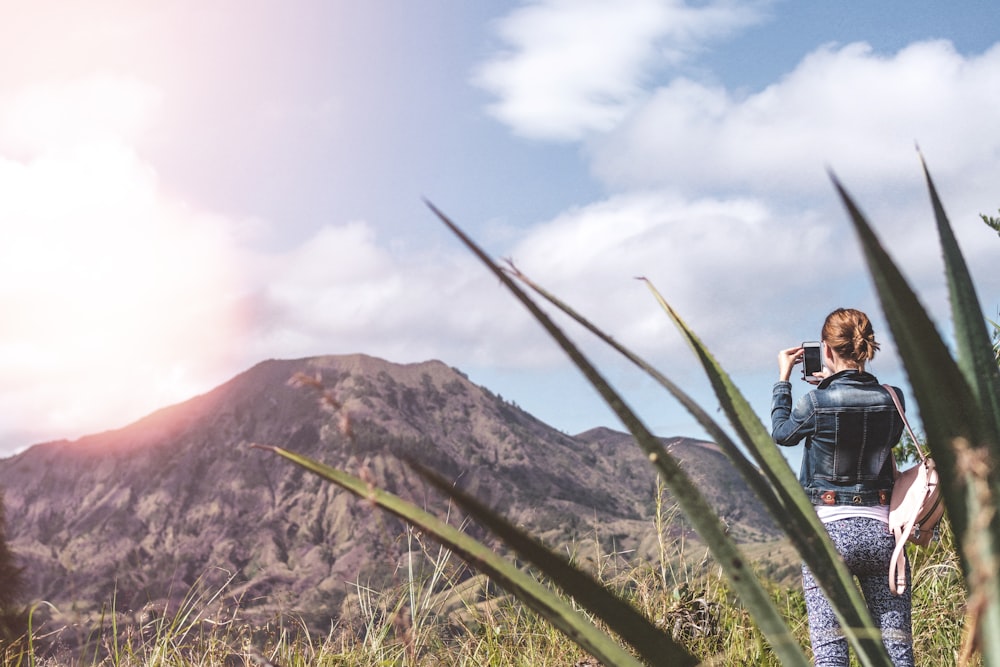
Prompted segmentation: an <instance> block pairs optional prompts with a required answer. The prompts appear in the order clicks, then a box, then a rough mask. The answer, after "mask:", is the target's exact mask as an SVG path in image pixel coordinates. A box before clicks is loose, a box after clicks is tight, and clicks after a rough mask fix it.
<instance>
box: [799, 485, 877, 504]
mask: <svg viewBox="0 0 1000 667" xmlns="http://www.w3.org/2000/svg"><path fill="white" fill-rule="evenodd" d="M806 492H807V493H808V494H809V500H810V502H812V504H813V505H866V506H872V505H888V504H889V499H890V498H891V497H892V489H873V490H866V491H835V490H833V489H806Z"/></svg>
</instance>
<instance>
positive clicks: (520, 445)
mask: <svg viewBox="0 0 1000 667" xmlns="http://www.w3.org/2000/svg"><path fill="white" fill-rule="evenodd" d="M297 374H305V375H307V376H308V377H310V378H315V379H317V380H318V381H319V382H320V383H321V384H322V386H323V387H325V389H326V394H325V396H326V398H325V399H324V398H323V396H322V394H321V392H320V391H318V390H316V388H315V387H309V386H305V387H303V386H292V384H290V382H289V380H290V378H292V377H293V376H296V375H297ZM253 443H260V444H272V445H278V446H281V447H285V448H287V449H290V450H293V451H296V452H299V453H302V454H305V455H307V456H310V457H312V458H315V459H318V460H320V461H323V462H325V463H328V464H330V465H334V466H337V467H339V468H343V469H345V470H347V471H349V472H353V473H355V474H361V475H366V476H370V477H371V478H372V479H373V481H374V483H376V484H377V485H379V486H381V487H384V488H387V489H389V490H390V491H393V492H394V493H397V494H399V495H401V496H403V497H404V498H407V499H410V500H413V501H415V502H417V503H420V504H422V505H425V506H427V507H429V508H431V509H433V510H435V511H438V512H439V513H440V514H443V513H444V512H446V511H447V507H446V504H445V503H444V502H442V501H441V500H440V498H438V497H436V496H435V495H433V494H431V493H430V492H429V491H428V489H427V487H426V486H425V485H424V484H423V483H422V482H421V481H420V480H419V479H418V478H417V476H416V475H415V474H414V473H413V472H412V471H411V470H410V469H408V468H407V466H406V465H404V464H402V463H401V462H400V460H399V455H401V454H405V455H407V456H411V457H413V458H415V459H417V460H419V461H421V462H423V463H424V464H426V465H429V466H431V467H433V468H434V469H436V470H437V471H439V472H440V473H441V474H443V475H445V476H446V477H448V478H450V479H454V480H456V483H457V484H459V485H460V486H462V487H464V488H465V489H467V490H469V491H471V492H472V493H473V494H475V495H476V496H477V497H479V498H480V499H482V500H484V501H486V502H487V503H489V504H491V505H493V506H495V507H497V508H498V509H500V510H501V511H502V512H503V513H504V514H505V515H506V516H508V517H510V518H512V519H514V520H515V521H516V522H518V523H520V524H523V525H525V526H527V527H529V528H530V529H532V530H533V531H535V532H536V533H537V534H539V535H541V536H543V537H544V539H546V540H547V541H548V542H549V543H550V544H552V545H554V546H558V545H565V544H568V543H572V542H574V541H582V540H586V539H589V540H593V539H594V536H595V535H596V536H597V537H598V539H600V540H603V541H605V542H606V543H607V545H608V548H609V549H611V548H614V549H616V550H618V551H629V550H631V549H639V550H640V552H642V551H646V552H650V550H651V549H652V547H651V546H650V545H651V544H652V542H651V541H650V534H651V533H652V529H653V524H652V521H651V519H650V517H651V514H652V512H653V507H654V494H655V482H654V477H653V475H652V472H651V470H650V467H649V465H648V463H647V462H646V461H645V459H644V457H643V455H642V454H641V452H640V451H639V449H638V447H637V446H636V445H635V444H634V443H633V441H632V440H631V438H630V437H629V436H628V435H626V434H623V433H618V432H615V431H612V430H609V429H603V428H601V429H594V430H592V431H588V432H586V433H583V434H580V435H578V436H576V437H570V436H568V435H565V434H563V433H560V432H558V431H557V430H555V429H553V428H551V427H549V426H547V425H545V424H543V423H542V422H540V421H538V420H537V419H535V418H533V417H532V416H531V415H529V414H527V413H526V412H524V411H522V410H520V409H519V408H517V407H516V406H515V405H513V404H511V403H509V402H506V401H504V400H503V399H502V398H500V397H498V396H496V395H494V394H492V393H490V392H489V391H488V390H486V389H484V388H482V387H479V386H476V385H475V384H473V383H471V382H469V380H468V379H467V378H466V377H465V376H464V375H463V374H462V373H460V372H458V371H456V370H455V369H453V368H450V367H448V366H446V365H445V364H443V363H440V362H437V361H430V362H425V363H420V364H408V365H398V364H392V363H389V362H386V361H382V360H379V359H375V358H372V357H367V356H363V355H350V356H329V357H318V358H311V359H301V360H295V361H267V362H263V363H261V364H259V365H257V366H255V367H254V368H252V369H250V370H248V371H246V372H245V373H243V374H241V375H239V376H237V377H235V378H234V379H233V380H231V381H229V382H227V383H226V384H224V385H222V386H220V387H218V388H216V389H215V390H213V391H211V392H209V393H207V394H205V395H202V396H199V397H197V398H194V399H192V400H190V401H187V402H185V403H182V404H179V405H175V406H172V407H169V408H166V409H164V410H161V411H159V412H156V413H154V414H152V415H150V416H149V417H146V418H145V419H142V420H140V421H138V422H136V423H134V424H132V425H130V426H127V427H125V428H122V429H120V430H116V431H109V432H106V433H101V434H98V435H93V436H88V437H85V438H81V439H79V440H77V441H73V442H69V441H59V442H50V443H46V444H41V445H36V446H34V447H32V448H30V449H28V450H27V451H25V452H23V453H21V454H18V455H16V456H14V457H11V458H8V459H4V460H0V489H3V490H4V492H5V500H6V507H7V525H8V533H9V535H8V537H9V540H10V546H11V548H12V549H13V551H14V552H15V554H17V555H18V557H19V558H20V559H21V562H22V563H23V564H24V565H25V566H26V567H27V570H26V580H27V588H28V594H29V596H30V597H31V599H33V600H47V601H49V602H51V603H53V605H55V607H57V608H58V609H60V610H63V611H64V612H65V610H70V609H72V610H75V612H76V613H78V614H80V615H82V616H86V615H87V614H88V613H93V612H96V611H97V610H99V609H100V608H101V606H102V605H106V604H110V603H111V601H112V600H114V604H115V606H116V608H117V609H119V610H128V609H139V608H141V607H143V606H144V605H147V604H149V603H150V602H153V603H162V602H164V601H166V600H167V599H168V598H174V599H176V598H178V597H179V596H183V595H184V594H186V593H187V592H188V591H189V590H191V589H192V587H193V586H194V585H195V584H196V582H201V583H202V584H204V583H205V582H208V583H209V584H210V585H212V586H215V585H220V584H219V582H222V581H226V580H229V584H228V585H227V586H226V588H225V595H224V597H225V598H226V599H227V600H230V601H238V602H239V604H240V605H241V607H242V608H243V609H244V610H245V611H246V613H248V614H249V615H256V617H257V618H266V617H269V616H272V615H274V614H276V613H279V612H290V613H295V614H297V615H299V616H300V617H302V618H304V619H305V620H307V621H308V622H310V623H311V624H314V625H315V627H321V628H322V627H324V626H325V627H329V625H328V623H329V619H330V618H332V617H336V616H337V614H338V613H339V612H340V608H341V604H342V601H343V599H344V597H345V595H346V594H347V593H348V591H349V590H350V588H351V587H350V585H349V583H348V582H356V581H361V582H366V581H373V582H378V581H379V580H380V578H384V577H388V576H390V575H391V574H392V571H393V570H394V568H395V566H396V563H397V562H398V559H399V557H400V555H401V554H402V553H404V552H405V551H406V550H407V546H406V544H405V541H403V540H401V539H400V535H401V534H403V532H404V530H403V526H402V525H401V524H400V523H399V522H398V521H396V520H394V519H392V518H390V517H388V516H387V515H384V514H382V513H380V512H379V511H378V510H375V509H373V508H372V507H371V506H369V505H368V504H367V503H365V502H363V501H358V500H355V499H354V498H353V497H352V496H350V495H348V494H346V493H345V492H342V491H339V490H337V489H336V488H335V487H334V486H332V485H329V484H327V483H325V482H323V481H321V480H319V479H318V478H316V477H315V476H313V475H310V474H308V473H305V472H303V471H302V470H300V469H299V468H297V467H295V466H293V465H292V464H290V463H287V462H286V461H284V460H283V459H280V458H278V457H276V456H275V455H274V454H272V453H269V452H266V451H262V450H260V449H255V448H253V447H252V446H251V445H252V444H253ZM665 444H666V445H667V446H668V448H669V449H670V450H671V452H672V453H673V454H674V455H675V456H676V457H677V458H678V459H680V460H681V461H682V462H683V464H684V466H685V467H686V469H687V470H688V472H689V474H691V475H692V477H694V478H695V479H696V480H699V483H700V484H702V486H703V488H704V490H705V493H706V495H707V496H708V497H709V498H710V500H711V502H713V503H714V504H715V506H716V507H717V508H718V509H719V511H720V512H721V513H722V515H723V516H724V517H725V518H726V520H727V521H728V522H729V524H730V526H731V529H732V531H733V533H734V534H735V535H737V536H739V537H741V538H742V539H744V540H765V539H769V538H773V537H774V535H775V531H774V528H773V526H772V525H771V523H770V522H769V521H768V520H767V519H765V518H764V517H763V516H761V515H760V513H759V512H758V511H757V510H756V507H757V504H756V503H755V502H753V500H752V499H751V498H750V496H749V494H748V492H747V491H746V490H745V487H744V485H743V483H742V481H741V480H740V479H739V478H738V477H737V476H736V474H735V472H734V471H733V469H732V467H731V466H730V464H729V463H728V461H727V460H726V458H725V457H724V456H723V455H722V454H721V453H719V452H718V451H717V449H716V448H715V447H714V446H713V445H711V444H707V443H701V442H697V441H693V440H689V439H685V438H674V439H669V440H666V441H665ZM676 529H677V530H681V529H682V528H676ZM468 530H469V531H470V532H474V533H475V532H476V528H475V527H474V526H473V527H469V528H468ZM612 543H613V545H614V546H613V547H612V546H611V545H612Z"/></svg>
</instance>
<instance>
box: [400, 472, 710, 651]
mask: <svg viewBox="0 0 1000 667" xmlns="http://www.w3.org/2000/svg"><path fill="white" fill-rule="evenodd" d="M407 463H408V464H409V465H410V466H411V467H412V468H413V469H414V470H416V472H417V474H419V475H420V476H421V477H422V478H423V479H425V480H426V481H427V482H429V483H430V484H431V485H432V486H434V487H435V488H436V489H437V490H438V491H441V492H442V493H444V494H445V495H447V496H449V497H450V498H451V499H452V500H454V501H455V502H456V503H457V504H458V505H459V506H460V507H461V508H462V509H464V510H465V511H466V512H467V513H468V514H469V515H470V516H472V518H474V519H475V520H477V521H478V522H479V523H480V524H482V525H483V526H485V527H486V528H488V529H489V530H490V531H491V532H492V533H493V534H494V535H496V536H497V537H499V538H500V539H501V540H503V541H504V542H505V543H506V544H507V546H509V547H511V548H513V549H514V550H515V551H517V552H518V553H519V554H520V555H521V557H522V558H523V559H524V560H526V561H527V562H529V563H531V564H532V565H534V566H535V567H537V568H538V569H539V570H540V571H541V572H542V573H543V574H544V575H545V576H547V577H548V578H549V579H550V580H552V582H553V583H555V584H556V585H557V586H559V587H560V588H562V589H563V591H564V592H566V593H567V594H568V595H570V596H571V597H572V598H573V599H574V600H575V601H576V602H577V604H579V605H581V606H582V607H583V608H584V609H586V610H587V611H589V612H590V613H591V614H593V615H595V616H597V617H598V618H600V619H601V620H602V621H604V622H605V623H606V624H607V625H608V627H609V628H611V630H613V631H614V632H615V633H616V634H618V635H619V636H620V637H621V638H622V639H623V640H625V641H626V642H627V643H628V644H629V645H631V646H632V647H633V648H634V649H635V650H636V652H637V653H638V654H639V656H640V657H641V658H643V659H644V660H645V661H646V662H647V663H649V664H671V665H674V664H676V665H696V664H698V663H699V662H700V661H699V660H698V658H696V657H695V656H693V655H691V654H690V653H689V652H688V651H687V650H686V649H685V648H684V647H683V646H681V645H680V644H677V643H676V642H674V641H673V639H671V638H670V637H669V636H668V635H667V634H666V633H664V632H663V631H661V630H659V629H657V628H656V626H655V625H653V624H652V623H650V622H649V619H647V618H646V617H645V616H643V615H642V614H640V613H639V612H638V611H636V609H635V607H633V606H632V605H630V604H628V603H627V602H625V601H623V600H622V599H621V598H619V597H618V596H616V595H614V594H613V593H612V592H611V591H609V590H608V589H607V588H605V587H604V586H603V585H602V584H600V583H599V582H598V581H596V580H595V579H594V578H593V577H591V576H590V575H589V574H587V573H586V572H584V571H582V570H580V569H578V568H577V567H575V566H573V564H572V563H570V562H569V561H568V560H567V559H566V558H564V557H563V556H562V555H560V554H558V553H555V552H553V551H552V550H551V549H549V548H548V547H546V546H545V545H544V544H542V543H541V542H539V541H538V540H536V539H535V538H534V537H532V536H531V535H529V534H528V533H526V532H525V531H523V530H521V529H519V528H517V527H516V526H514V525H513V524H512V523H510V522H509V521H507V520H506V519H505V518H504V517H502V516H501V515H500V514H498V513H497V512H494V511H493V510H491V509H490V508H488V507H487V506H486V505H484V504H483V503H481V502H479V501H478V500H476V499H475V498H473V497H472V496H471V495H469V494H467V493H465V492H464V491H462V490H460V489H458V488H457V487H456V486H455V485H454V484H452V483H451V482H449V481H448V480H446V479H444V478H442V477H441V476H440V475H437V474H436V473H434V472H432V471H431V470H429V469H428V468H426V467H424V466H422V465H420V464H419V463H418V462H416V461H414V460H412V459H411V460H408V461H407Z"/></svg>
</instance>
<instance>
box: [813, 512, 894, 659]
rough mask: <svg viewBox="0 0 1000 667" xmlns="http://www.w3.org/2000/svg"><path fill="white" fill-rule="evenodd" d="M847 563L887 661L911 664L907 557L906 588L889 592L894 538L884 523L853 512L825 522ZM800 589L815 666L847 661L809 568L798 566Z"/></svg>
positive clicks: (844, 646)
mask: <svg viewBox="0 0 1000 667" xmlns="http://www.w3.org/2000/svg"><path fill="white" fill-rule="evenodd" d="M826 530H827V532H828V533H829V534H830V537H831V538H832V539H833V543H834V545H835V546H836V547H837V551H839V552H840V554H841V556H843V557H844V561H845V562H846V563H847V569H848V570H850V572H851V574H853V575H854V576H855V577H857V579H858V581H859V582H860V583H861V592H862V594H863V595H864V596H865V602H866V603H867V604H868V610H869V611H870V612H871V615H872V618H873V619H874V620H875V624H876V625H877V626H878V627H879V628H881V630H882V643H883V644H885V648H886V650H887V651H888V652H889V657H890V658H892V664H893V665H895V667H912V665H913V636H912V635H911V628H910V563H909V560H907V562H906V583H907V586H906V593H904V594H903V595H900V596H896V595H893V594H892V592H891V591H890V590H889V559H890V557H891V556H892V550H893V547H895V539H894V538H893V536H892V533H890V532H889V528H888V526H886V524H884V523H882V522H881V521H879V520H877V519H869V518H863V517H852V518H849V519H841V520H839V521H834V522H832V523H829V524H827V525H826ZM802 589H803V591H804V592H805V598H806V611H807V612H808V613H809V639H810V641H811V642H812V650H813V660H814V662H815V664H816V665H817V667H818V666H820V665H822V666H823V667H834V666H840V665H845V666H846V665H847V664H848V657H847V640H846V639H845V638H844V635H843V632H842V631H841V629H840V623H839V622H838V621H837V618H836V616H834V614H833V610H832V609H831V608H830V603H829V602H827V600H826V597H825V596H824V595H823V591H821V590H820V588H819V586H817V585H816V580H815V579H814V578H813V576H812V573H811V572H810V571H809V568H807V567H805V566H803V567H802Z"/></svg>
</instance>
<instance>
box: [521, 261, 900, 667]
mask: <svg viewBox="0 0 1000 667" xmlns="http://www.w3.org/2000/svg"><path fill="white" fill-rule="evenodd" d="M512 271H513V274H514V275H515V277H517V278H518V279H519V280H521V282H523V283H525V284H526V285H528V286H529V287H531V289H533V290H534V291H535V292H537V293H538V294H539V295H541V296H542V297H543V298H545V299H546V300H547V301H548V302H549V303H551V304H552V305H554V306H556V307H557V308H559V309H560V310H562V311H563V312H564V313H566V314H567V315H569V316H570V317H571V318H573V319H574V320H576V321H577V322H578V323H579V324H580V325H581V326H583V327H584V328H586V329H587V330H588V331H590V332H591V333H593V334H594V335H595V336H597V337H598V338H600V339H601V340H602V341H604V342H605V343H607V344H608V345H609V346H611V347H612V348H613V349H614V350H616V351H617V352H619V353H620V354H621V355H623V356H624V357H625V358H626V359H628V360H629V361H631V362H632V363H633V364H635V365H636V366H638V367H639V368H641V369H642V370H644V371H645V372H646V373H647V374H648V375H650V376H651V377H652V378H653V379H654V380H655V381H657V382H658V383H659V384H660V385H661V386H663V387H664V388H665V389H666V390H667V391H669V392H670V393H671V394H672V395H673V396H674V397H675V398H677V400H678V401H679V402H680V403H681V404H682V405H684V407H685V408H687V409H688V411H689V412H690V413H691V415H692V416H693V417H694V418H695V419H696V420H697V421H698V423H699V424H701V426H702V427H703V428H704V429H705V430H706V431H707V432H708V434H709V435H710V436H711V437H712V438H713V440H714V441H715V443H716V444H717V445H718V446H719V448H720V449H722V451H723V452H725V453H726V455H727V456H728V457H729V459H730V460H731V461H732V462H733V464H734V466H735V467H736V469H737V471H738V472H739V473H740V475H741V476H742V477H743V479H744V480H745V481H746V482H747V485H748V486H749V487H750V488H751V489H752V490H753V492H754V493H755V494H756V495H757V497H758V498H759V499H760V500H761V502H762V504H763V505H764V507H765V508H766V509H767V510H768V512H769V513H770V514H771V516H772V517H774V518H775V520H776V521H777V524H778V525H779V526H781V528H782V529H783V530H784V531H785V534H786V535H787V536H788V537H789V540H790V541H791V543H792V545H793V546H794V547H795V549H796V551H798V553H799V555H800V556H801V557H802V559H803V561H805V562H806V563H807V564H808V565H809V567H810V568H811V569H812V571H813V572H814V573H815V574H816V580H817V583H819V584H820V586H821V587H822V588H823V590H824V591H826V593H827V596H828V597H829V599H831V600H833V601H834V603H833V604H834V609H835V611H836V612H837V614H838V617H839V618H840V621H841V626H842V627H843V628H845V630H844V634H845V636H847V637H848V640H849V641H850V642H851V644H852V645H853V646H854V647H855V650H856V651H857V652H858V653H859V655H861V656H863V657H862V664H887V661H888V659H889V658H888V656H887V655H885V652H884V648H883V647H882V643H881V642H880V641H877V639H873V637H875V635H876V634H877V633H876V631H875V629H874V623H873V621H872V620H871V615H870V613H869V612H868V607H867V606H866V605H865V601H864V598H863V597H862V596H861V594H860V592H859V591H858V589H857V586H856V585H854V581H853V578H852V576H851V574H850V572H849V571H848V570H847V568H846V566H845V565H844V563H843V560H842V559H841V558H840V557H839V555H838V554H837V550H836V548H835V547H834V546H833V543H832V542H831V541H830V539H829V537H828V535H827V533H826V530H825V529H823V526H822V524H821V523H820V522H819V518H818V517H817V516H816V512H815V510H814V509H813V507H812V505H811V504H810V503H809V499H808V498H807V497H806V495H805V493H804V492H803V491H802V486H801V484H799V481H798V479H797V478H796V477H795V476H794V474H793V473H792V471H791V468H789V466H788V461H787V459H785V457H784V456H783V455H782V454H781V452H780V450H778V447H777V445H776V444H775V443H774V441H773V440H772V439H771V437H770V435H769V434H768V433H767V432H766V431H764V430H763V426H761V425H760V421H759V420H758V419H757V417H756V414H755V413H754V412H753V410H752V409H751V408H750V406H749V404H748V403H747V402H746V401H745V400H744V399H743V397H742V395H741V394H740V393H739V391H738V390H737V389H736V387H735V385H733V383H732V381H731V380H730V379H729V377H728V375H726V374H725V373H724V372H723V371H722V369H721V367H719V365H718V363H717V362H716V361H715V359H714V358H713V357H712V355H711V354H710V353H709V352H708V350H707V349H706V348H705V347H704V345H702V344H701V342H700V341H699V339H698V338H697V337H696V336H695V335H694V333H693V332H692V331H691V330H690V329H689V328H688V327H687V325H686V324H684V322H683V321H682V320H681V319H680V317H678V316H677V313H676V312H675V311H674V310H673V309H672V308H671V307H670V305H669V304H667V302H666V301H665V300H664V299H663V297H662V296H661V295H660V293H659V292H658V291H657V290H656V288H655V287H654V286H653V285H652V283H651V282H650V281H648V280H646V279H645V278H642V279H641V280H643V281H644V282H645V283H646V284H647V286H649V289H650V290H652V292H653V294H654V296H655V297H656V298H657V300H658V301H659V302H660V304H661V305H662V306H663V308H664V309H665V310H666V311H667V313H668V314H669V315H670V316H671V318H672V319H673V320H674V322H675V324H677V325H678V327H679V328H680V329H681V332H682V333H683V334H684V335H685V337H686V338H687V339H688V342H689V343H690V344H691V345H692V347H694V349H695V351H696V353H697V354H698V356H699V358H700V359H701V360H702V362H703V364H705V365H706V372H707V373H708V375H709V376H710V378H711V379H712V380H713V382H712V384H713V386H715V387H716V390H717V391H721V392H722V394H720V395H719V399H720V401H721V403H722V404H723V406H724V408H725V410H726V413H727V415H729V417H730V420H731V421H734V422H738V424H737V430H738V431H740V433H741V434H743V440H744V442H745V443H746V446H747V449H748V450H750V451H751V453H753V454H754V455H755V458H756V460H757V461H758V463H759V464H760V466H761V469H763V471H764V476H762V475H761V470H759V469H757V468H755V467H754V466H753V464H751V463H750V461H749V460H747V458H746V457H745V456H744V455H743V452H742V451H740V449H739V448H738V447H737V446H736V444H735V443H734V442H733V441H732V439H731V438H730V437H729V435H728V434H727V433H726V432H725V431H724V430H723V429H722V427H721V426H719V424H718V423H717V422H716V421H715V420H714V419H712V417H711V416H710V415H709V414H708V413H707V412H706V411H705V410H704V409H703V408H702V407H701V406H699V405H698V404H697V403H696V402H695V401H694V399H692V398H691V397H690V396H688V395H687V394H686V393H685V392H684V391H683V390H682V389H681V388H680V387H678V386H677V385H676V384H674V383H673V382H671V381H670V380H669V379H668V378H667V377H665V376H664V375H663V374H662V373H660V372H659V371H657V370H656V369H655V368H653V366H652V365H651V364H649V363H648V362H646V361H644V360H643V359H641V358H640V357H639V356H638V355H636V354H634V353H633V352H631V351H630V350H628V349H627V348H625V347H624V346H623V345H621V344H620V343H618V342H617V341H615V340H614V339H613V338H612V337H611V336H609V335H608V334H606V333H605V332H604V331H602V330H601V329H600V328H598V327H597V326H596V325H594V324H593V323H592V322H590V321H589V320H587V319H586V318H584V317H583V316H582V315H580V314H579V313H578V312H576V311H575V310H574V309H573V308H571V307H570V306H569V305H568V304H566V303H565V302H563V301H561V300H560V299H558V298H557V297H556V296H554V295H553V294H551V293H550V292H548V291H546V290H545V289H544V288H542V287H540V286H539V285H538V284H536V283H535V282H533V281H532V280H530V279H529V278H528V277H527V276H525V275H524V274H523V273H521V272H520V271H518V270H516V269H512ZM737 415H738V416H737ZM754 423H756V425H757V427H756V428H755V427H754ZM751 434H752V435H751ZM769 482H770V483H769ZM772 484H773V486H772ZM775 489H778V492H776V491H775Z"/></svg>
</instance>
